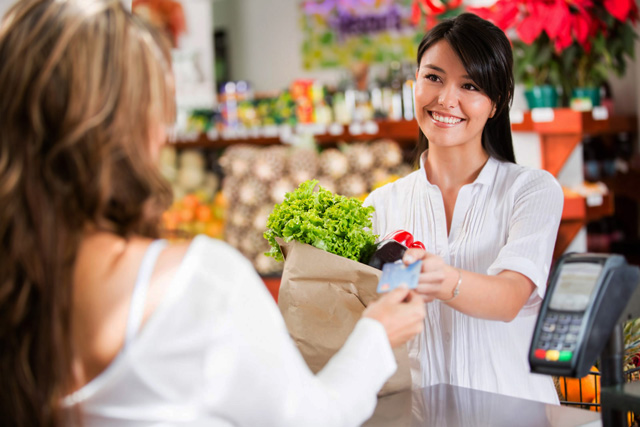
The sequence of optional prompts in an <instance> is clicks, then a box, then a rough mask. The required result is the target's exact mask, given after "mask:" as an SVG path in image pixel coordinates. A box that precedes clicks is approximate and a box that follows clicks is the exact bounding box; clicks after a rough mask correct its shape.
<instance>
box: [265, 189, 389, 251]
mask: <svg viewBox="0 0 640 427" xmlns="http://www.w3.org/2000/svg"><path fill="white" fill-rule="evenodd" d="M316 187H317V190H316ZM373 211H374V208H373V206H369V207H363V206H362V202H360V201H359V200H358V199H356V198H353V197H345V196H341V195H334V194H333V193H331V192H330V191H328V190H326V189H325V188H323V187H321V186H320V185H318V181H317V180H310V181H305V182H303V183H302V184H300V186H299V187H298V188H297V189H296V190H295V191H292V192H290V193H287V194H286V195H285V199H284V201H283V202H282V203H280V204H277V205H276V206H275V207H274V209H273V212H271V215H269V219H268V220H267V231H266V232H265V233H264V238H265V239H267V240H268V241H269V244H270V245H271V250H270V251H269V252H267V253H266V255H269V256H272V257H273V258H275V259H276V260H278V261H283V260H284V258H283V256H282V252H281V251H280V246H279V245H278V243H277V242H276V239H275V238H276V237H281V238H282V239H283V240H284V241H285V242H290V241H291V240H296V241H298V242H301V243H307V244H309V245H312V246H315V247H316V248H318V249H322V250H325V251H327V252H331V253H333V254H336V255H340V256H343V257H345V258H349V259H352V260H355V261H360V260H362V259H366V258H367V257H368V256H369V255H370V254H371V253H372V252H373V250H375V241H376V239H377V237H378V236H376V235H375V234H373V233H372V232H371V230H370V228H371V219H370V216H371V213H372V212H373Z"/></svg>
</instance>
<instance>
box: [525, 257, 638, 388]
mask: <svg viewBox="0 0 640 427" xmlns="http://www.w3.org/2000/svg"><path fill="white" fill-rule="evenodd" d="M638 276H639V270H638V267H632V266H629V265H628V264H627V263H626V261H625V259H624V257H622V256H620V255H605V254H568V255H565V256H563V257H562V258H560V260H558V262H557V264H556V266H555V268H554V270H553V271H552V273H551V275H550V278H549V282H548V284H547V291H546V295H545V298H544V300H543V302H542V306H541V308H540V313H539V315H538V321H537V323H536V328H535V330H534V335H533V340H532V343H531V348H530V351H529V363H530V365H531V370H532V371H533V372H538V373H546V374H549V375H563V376H577V377H583V376H584V375H587V374H588V373H589V370H590V368H591V366H592V365H593V363H594V362H595V360H596V359H597V357H598V356H599V355H600V353H601V352H602V349H603V348H604V345H605V344H606V341H607V338H608V337H609V335H610V333H611V330H612V329H613V327H614V325H615V324H616V322H617V321H618V320H619V318H620V314H621V313H622V311H623V310H624V308H625V307H626V304H627V302H628V300H629V298H630V297H631V294H632V293H633V291H634V289H635V287H636V285H637V284H638Z"/></svg>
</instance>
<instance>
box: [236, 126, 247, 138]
mask: <svg viewBox="0 0 640 427" xmlns="http://www.w3.org/2000/svg"><path fill="white" fill-rule="evenodd" d="M236 136H237V138H238V139H247V138H249V131H248V130H247V128H244V127H242V128H239V129H238V130H237V131H236Z"/></svg>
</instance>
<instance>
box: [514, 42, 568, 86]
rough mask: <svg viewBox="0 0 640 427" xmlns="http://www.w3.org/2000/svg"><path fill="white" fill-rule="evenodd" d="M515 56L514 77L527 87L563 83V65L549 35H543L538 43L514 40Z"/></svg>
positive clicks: (559, 84)
mask: <svg viewBox="0 0 640 427" xmlns="http://www.w3.org/2000/svg"><path fill="white" fill-rule="evenodd" d="M513 56H514V64H513V75H514V79H515V81H516V82H518V83H522V84H524V86H525V88H527V89H531V88H532V87H534V86H543V85H551V86H561V85H562V67H561V64H560V62H559V61H558V58H557V57H556V54H555V52H554V48H553V44H552V43H551V40H549V37H548V36H546V35H542V36H541V40H540V41H539V42H538V43H531V44H526V43H524V42H522V41H520V40H517V41H514V42H513Z"/></svg>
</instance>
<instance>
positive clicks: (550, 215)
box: [487, 170, 564, 307]
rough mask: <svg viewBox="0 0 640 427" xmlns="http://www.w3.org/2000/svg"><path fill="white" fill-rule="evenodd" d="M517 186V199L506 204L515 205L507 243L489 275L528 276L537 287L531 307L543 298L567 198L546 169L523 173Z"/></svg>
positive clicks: (531, 299)
mask: <svg viewBox="0 0 640 427" xmlns="http://www.w3.org/2000/svg"><path fill="white" fill-rule="evenodd" d="M514 187H516V188H517V191H515V192H514V195H513V197H514V199H513V200H510V201H507V203H513V206H514V207H513V213H512V217H511V221H510V223H509V235H508V237H507V243H506V244H505V245H504V246H503V247H502V249H500V252H499V253H498V257H497V258H496V260H495V261H494V262H493V263H492V264H491V266H490V267H489V268H488V271H487V273H488V274H494V275H495V274H498V273H500V272H501V271H503V270H512V271H517V272H518V273H521V274H523V275H525V276H527V277H528V278H529V279H530V280H531V281H532V282H533V283H534V284H535V286H536V292H533V293H532V295H531V297H530V298H529V301H528V302H527V303H526V304H525V307H528V306H534V305H537V304H538V303H539V302H540V301H541V299H542V298H544V294H545V291H546V284H547V277H548V275H549V270H550V268H551V261H552V257H553V249H554V246H555V242H556V237H557V234H558V227H559V225H560V219H561V217H562V207H563V204H564V195H563V192H562V187H561V186H560V184H558V182H557V181H556V179H555V178H554V177H553V176H552V175H551V174H550V173H548V172H546V171H543V170H532V171H529V173H525V174H522V175H521V176H520V177H518V179H517V180H516V182H514Z"/></svg>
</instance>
